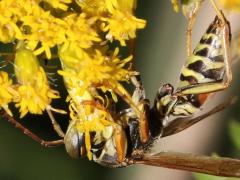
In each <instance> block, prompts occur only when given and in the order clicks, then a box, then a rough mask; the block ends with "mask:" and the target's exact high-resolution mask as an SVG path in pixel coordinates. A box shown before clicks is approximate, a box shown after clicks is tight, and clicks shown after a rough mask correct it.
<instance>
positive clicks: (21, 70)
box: [14, 47, 59, 118]
mask: <svg viewBox="0 0 240 180" xmlns="http://www.w3.org/2000/svg"><path fill="white" fill-rule="evenodd" d="M14 64H15V66H14V67H15V74H16V78H17V80H18V83H19V87H18V93H19V99H18V100H17V101H16V103H17V104H16V107H19V108H20V109H19V111H20V113H21V116H20V117H21V118H22V117H23V116H25V115H26V114H27V113H28V112H30V113H33V114H42V112H43V111H44V110H45V109H46V108H50V107H51V106H50V103H51V101H52V99H54V98H59V94H58V92H57V91H55V90H52V89H51V88H50V87H49V84H48V81H47V77H46V74H45V72H44V70H43V69H42V67H40V65H39V64H38V61H37V58H36V56H34V54H33V52H32V51H31V50H28V49H25V48H22V47H21V48H20V49H18V50H17V52H16V57H15V62H14Z"/></svg>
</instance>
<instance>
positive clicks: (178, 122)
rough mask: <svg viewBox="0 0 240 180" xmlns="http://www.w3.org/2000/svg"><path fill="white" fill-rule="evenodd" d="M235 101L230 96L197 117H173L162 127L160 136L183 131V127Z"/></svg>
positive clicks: (187, 126)
mask: <svg viewBox="0 0 240 180" xmlns="http://www.w3.org/2000/svg"><path fill="white" fill-rule="evenodd" d="M235 101H236V98H235V97H232V98H230V99H228V100H226V101H225V102H223V103H221V104H219V105H218V106H216V107H214V108H213V109H212V110H210V111H208V112H206V113H204V114H202V115H199V116H197V117H179V118H176V119H173V120H172V121H171V122H170V123H169V124H168V125H167V126H166V127H163V133H162V136H161V137H165V136H170V135H173V134H176V133H179V132H181V131H183V130H184V129H187V128H189V127H190V126H192V125H194V124H196V123H198V122H199V121H201V120H203V119H205V118H206V117H208V116H211V115H212V114H215V113H217V112H219V111H222V110H223V109H225V108H226V107H228V106H229V105H231V104H233V103H234V102H235Z"/></svg>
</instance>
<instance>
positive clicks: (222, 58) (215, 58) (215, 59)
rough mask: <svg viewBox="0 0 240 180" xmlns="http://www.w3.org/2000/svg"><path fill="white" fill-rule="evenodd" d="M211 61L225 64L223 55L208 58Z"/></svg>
mask: <svg viewBox="0 0 240 180" xmlns="http://www.w3.org/2000/svg"><path fill="white" fill-rule="evenodd" d="M208 58H209V59H211V60H212V61H214V62H224V57H223V55H222V54H221V55H218V56H210V57H208Z"/></svg>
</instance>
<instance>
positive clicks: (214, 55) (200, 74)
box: [173, 17, 225, 115]
mask: <svg viewBox="0 0 240 180" xmlns="http://www.w3.org/2000/svg"><path fill="white" fill-rule="evenodd" d="M224 73H225V63H224V47H223V28H222V26H221V21H220V19H219V18H218V17H216V18H215V20H214V21H213V22H212V23H211V24H210V26H209V28H208V29H207V31H206V33H205V34H204V35H203V36H202V38H201V40H200V42H199V43H198V44H197V46H196V48H195V49H194V51H193V54H192V55H191V56H189V57H188V59H187V61H186V63H185V65H184V67H183V69H182V71H181V75H180V84H179V86H178V89H181V88H185V87H188V86H189V85H191V86H192V85H196V87H195V90H197V88H198V86H199V84H204V83H214V82H220V81H223V78H224ZM206 87H207V86H206ZM200 88H204V85H203V86H199V92H200V91H201V90H200ZM208 96H209V93H207V94H201V93H199V94H197V93H196V94H190V95H186V96H184V97H181V98H180V99H179V100H178V102H177V103H176V105H175V107H174V112H173V114H175V115H179V114H182V115H189V114H193V113H194V112H195V111H196V110H197V109H198V108H199V107H200V106H201V105H203V103H204V102H205V101H206V99H207V97H208Z"/></svg>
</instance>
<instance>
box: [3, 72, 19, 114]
mask: <svg viewBox="0 0 240 180" xmlns="http://www.w3.org/2000/svg"><path fill="white" fill-rule="evenodd" d="M17 96H18V93H17V92H16V91H15V90H14V88H13V86H12V80H10V79H9V78H8V74H7V73H6V72H4V71H0V107H2V108H3V109H4V110H5V111H6V112H7V113H8V114H9V115H12V113H11V111H10V109H9V108H8V103H10V102H12V101H13V100H14V98H16V97H17Z"/></svg>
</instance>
